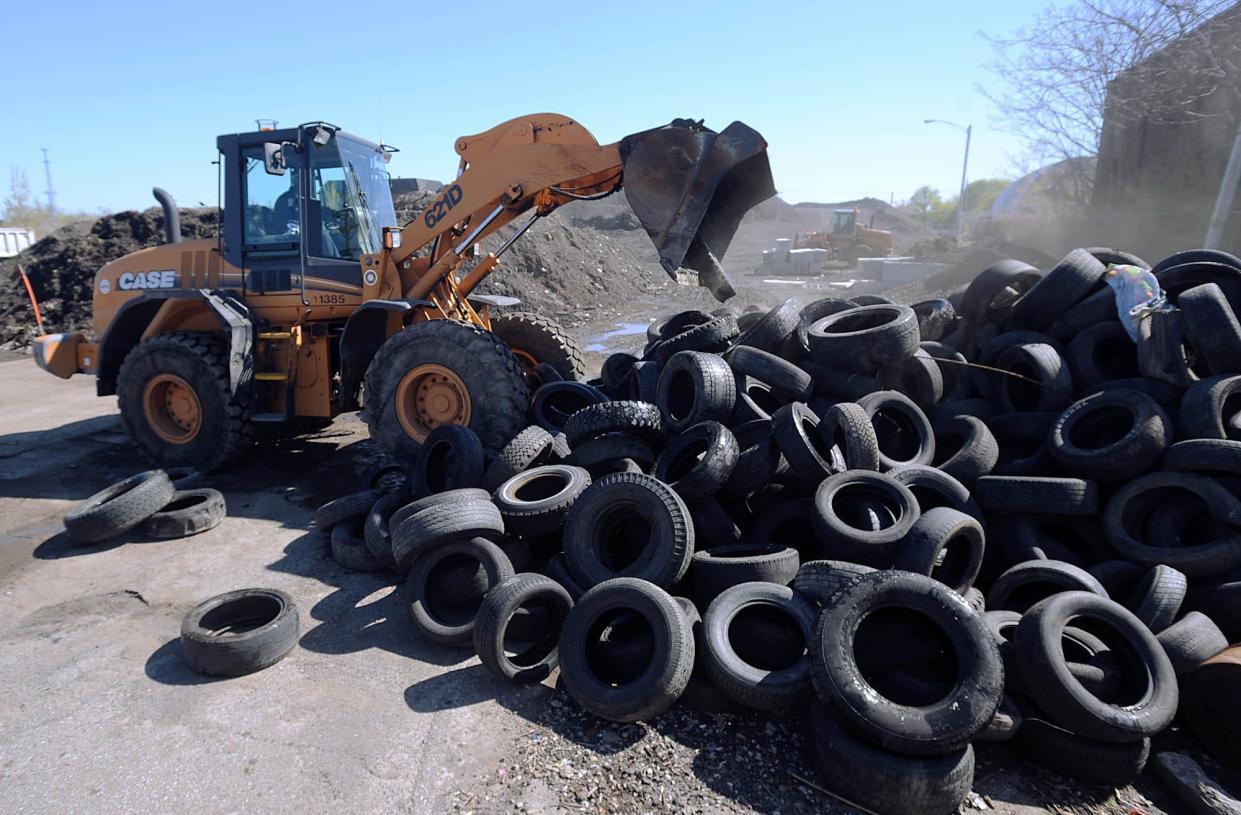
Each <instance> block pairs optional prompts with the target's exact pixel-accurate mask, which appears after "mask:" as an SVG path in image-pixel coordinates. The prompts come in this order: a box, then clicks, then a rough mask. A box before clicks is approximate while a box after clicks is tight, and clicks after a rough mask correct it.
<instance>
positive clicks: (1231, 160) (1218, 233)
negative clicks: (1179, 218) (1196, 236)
mask: <svg viewBox="0 0 1241 815" xmlns="http://www.w3.org/2000/svg"><path fill="white" fill-rule="evenodd" d="M1238 181H1241V127H1238V128H1237V138H1236V140H1235V141H1233V143H1232V152H1231V153H1229V154H1228V166H1227V167H1226V168H1225V169H1224V177H1223V179H1222V180H1221V181H1220V183H1219V193H1218V194H1217V195H1216V196H1215V210H1214V211H1213V212H1212V213H1211V221H1210V223H1209V224H1208V225H1207V237H1206V240H1205V241H1203V247H1204V248H1206V249H1219V248H1220V246H1221V244H1223V242H1224V227H1225V226H1226V225H1227V223H1228V216H1229V215H1230V214H1231V212H1232V202H1233V199H1234V198H1236V197H1237V182H1238Z"/></svg>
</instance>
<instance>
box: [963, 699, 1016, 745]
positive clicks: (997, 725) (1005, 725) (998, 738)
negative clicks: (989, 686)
mask: <svg viewBox="0 0 1241 815" xmlns="http://www.w3.org/2000/svg"><path fill="white" fill-rule="evenodd" d="M1024 723H1025V716H1023V715H1022V713H1021V709H1020V708H1019V707H1018V706H1017V703H1016V702H1015V701H1013V699H1012V697H1010V696H1009V695H1008V694H1004V698H1002V699H1001V700H1000V707H999V710H997V711H996V712H995V716H993V717H992V718H991V721H990V722H989V723H988V724H987V726H986V727H985V728H983V729H982V730H981V731H980V732H979V734H978V735H977V736H975V737H974V738H975V739H976V740H978V741H989V742H1003V741H1012V740H1013V739H1014V738H1016V736H1017V733H1018V732H1019V731H1020V730H1021V725H1022V724H1024Z"/></svg>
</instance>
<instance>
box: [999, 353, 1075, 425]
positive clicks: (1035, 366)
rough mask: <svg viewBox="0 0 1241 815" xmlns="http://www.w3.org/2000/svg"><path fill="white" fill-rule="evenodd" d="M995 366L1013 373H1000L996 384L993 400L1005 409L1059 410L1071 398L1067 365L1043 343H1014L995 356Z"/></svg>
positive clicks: (1010, 410) (1070, 380) (1071, 382)
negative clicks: (1000, 375)
mask: <svg viewBox="0 0 1241 815" xmlns="http://www.w3.org/2000/svg"><path fill="white" fill-rule="evenodd" d="M995 367H997V368H999V369H1001V370H1004V371H1009V372H1011V373H1013V374H1016V376H1003V378H1002V381H1001V382H999V383H997V386H996V388H995V399H994V401H995V403H996V405H997V406H998V407H999V408H1000V410H1002V411H1004V412H1005V413H1020V412H1022V411H1031V410H1039V411H1048V410H1062V409H1063V408H1065V407H1067V406H1068V405H1069V403H1070V402H1072V401H1073V377H1072V376H1071V375H1070V374H1069V367H1068V366H1067V365H1065V364H1064V360H1063V359H1062V358H1061V357H1060V354H1059V353H1058V352H1057V351H1056V349H1055V348H1053V347H1052V346H1050V345H1047V344H1046V343H1033V344H1030V345H1014V346H1012V347H1010V348H1008V349H1006V350H1005V351H1003V352H1002V353H1001V354H1000V355H999V356H998V357H996V360H995ZM1018 377H1024V378H1018ZM1027 380H1034V381H1027Z"/></svg>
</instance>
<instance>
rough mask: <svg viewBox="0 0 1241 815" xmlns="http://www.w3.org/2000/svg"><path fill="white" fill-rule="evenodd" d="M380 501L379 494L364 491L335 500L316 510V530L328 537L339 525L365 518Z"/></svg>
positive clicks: (372, 491)
mask: <svg viewBox="0 0 1241 815" xmlns="http://www.w3.org/2000/svg"><path fill="white" fill-rule="evenodd" d="M378 500H379V493H377V492H375V491H374V490H362V491H361V492H353V493H350V494H349V495H342V496H341V497H340V498H334V499H332V500H331V501H328V502H327V503H326V504H324V505H323V506H321V507H319V508H318V509H316V510H315V528H316V529H318V530H319V531H320V532H322V533H323V534H325V535H326V534H328V533H330V532H331V531H332V527H334V526H336V525H337V524H340V523H344V522H345V521H352V520H354V519H357V518H365V517H366V513H368V512H370V511H371V507H373V506H374V505H375V502H376V501H378Z"/></svg>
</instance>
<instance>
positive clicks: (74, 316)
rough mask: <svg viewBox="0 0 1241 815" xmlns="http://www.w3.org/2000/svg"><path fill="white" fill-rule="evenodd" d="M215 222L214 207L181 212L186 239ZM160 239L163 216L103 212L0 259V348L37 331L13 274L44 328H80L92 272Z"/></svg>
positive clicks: (210, 231)
mask: <svg viewBox="0 0 1241 815" xmlns="http://www.w3.org/2000/svg"><path fill="white" fill-rule="evenodd" d="M218 222H219V218H218V215H217V214H216V210H215V209H183V210H181V234H182V235H183V236H184V237H185V238H186V239H192V238H203V237H211V236H214V235H215V234H216V226H217V224H218ZM163 242H164V218H163V215H162V213H161V211H160V210H159V209H158V208H156V207H152V208H151V209H148V210H146V211H144V212H135V211H126V212H118V213H116V214H115V215H106V216H104V217H102V218H100V219H99V220H97V221H95V222H94V223H93V224H91V223H89V222H85V221H79V222H75V223H72V224H69V225H67V226H65V227H62V228H61V229H58V230H56V231H55V232H53V233H52V234H51V235H48V236H47V237H46V238H44V239H43V240H41V241H38V242H37V243H35V244H34V245H33V246H31V247H30V248H28V249H26V250H25V251H24V252H22V253H21V254H19V255H17V256H16V257H12V258H7V259H5V260H4V261H0V349H3V350H13V349H18V348H23V347H25V346H27V345H28V344H29V343H30V341H31V339H32V338H33V337H34V336H35V335H36V330H35V318H34V311H33V309H31V307H30V298H29V297H28V296H27V295H26V289H25V287H24V286H23V285H22V281H21V277H20V276H19V275H18V273H17V266H18V265H19V264H20V265H21V267H22V268H23V269H24V270H25V272H26V274H27V276H28V277H29V278H30V284H31V287H32V288H33V289H34V293H35V297H37V298H38V300H39V308H40V310H41V311H42V313H43V324H44V326H46V327H47V330H48V331H80V330H83V329H89V328H90V323H91V293H92V289H93V287H94V281H95V272H97V271H99V267H100V266H103V265H104V264H105V263H108V262H110V261H113V260H116V259H117V258H119V257H121V256H122V255H126V254H128V253H130V252H134V251H137V250H138V249H143V248H145V247H148V246H158V245H159V244H161V243H163Z"/></svg>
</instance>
